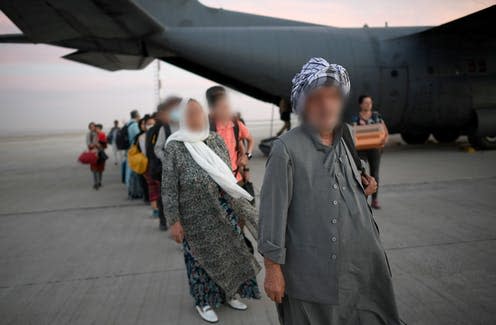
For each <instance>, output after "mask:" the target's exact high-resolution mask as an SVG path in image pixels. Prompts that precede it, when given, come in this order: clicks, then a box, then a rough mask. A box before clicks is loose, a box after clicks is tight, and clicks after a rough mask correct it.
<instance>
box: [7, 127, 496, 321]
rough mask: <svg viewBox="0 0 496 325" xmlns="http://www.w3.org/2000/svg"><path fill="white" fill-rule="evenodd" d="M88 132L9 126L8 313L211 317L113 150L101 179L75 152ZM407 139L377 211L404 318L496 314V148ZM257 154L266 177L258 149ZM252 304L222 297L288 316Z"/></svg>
mask: <svg viewBox="0 0 496 325" xmlns="http://www.w3.org/2000/svg"><path fill="white" fill-rule="evenodd" d="M83 141H84V138H83V136H82V135H81V136H75V135H67V136H61V135H58V136H53V137H51V136H44V137H24V138H0V157H1V158H0V159H1V160H0V162H1V163H0V176H1V182H0V320H1V321H0V323H1V324H51V325H52V324H167V325H169V324H170V325H175V324H178V325H179V324H181V325H183V324H204V323H203V322H202V321H201V320H200V319H199V317H198V316H197V314H196V312H195V311H194V309H193V306H192V299H191V298H190V296H189V292H188V286H187V282H186V273H185V270H184V262H183V257H182V253H181V251H180V248H179V247H178V245H176V244H175V243H173V242H172V240H170V239H169V237H168V233H163V232H160V231H159V230H158V227H157V220H155V219H151V218H150V211H149V209H148V208H147V207H146V206H145V205H144V204H143V203H142V202H137V201H128V200H127V199H126V190H125V188H124V186H123V185H122V184H121V183H120V182H119V170H118V168H117V167H115V166H114V165H113V164H112V163H111V162H110V163H108V164H107V171H106V173H105V174H104V187H103V188H102V189H101V190H100V191H94V190H93V189H92V188H91V182H92V178H91V175H90V172H89V168H88V167H87V166H82V165H79V164H78V163H77V162H76V158H77V156H78V154H79V153H80V152H81V151H82V149H83V145H82V143H83ZM397 142H398V140H397V138H395V139H393V144H392V145H391V146H389V147H388V148H387V149H386V151H385V153H384V156H383V165H382V175H383V177H382V179H383V186H382V187H381V192H380V198H381V203H382V205H383V209H382V210H380V211H378V212H377V213H376V220H377V223H378V224H379V227H380V229H381V235H382V240H383V242H384V246H385V247H386V249H387V251H388V255H389V259H390V263H391V266H392V272H393V279H394V284H395V290H396V295H397V301H398V305H399V309H400V313H401V317H402V319H403V320H404V321H405V322H406V323H407V324H409V325H412V324H425V325H436V324H449V325H455V324H460V325H461V324H488V325H489V324H496V314H495V313H496V312H495V311H496V258H495V256H496V168H495V166H496V151H492V152H476V153H467V152H464V151H462V150H460V149H459V145H445V146H441V145H437V144H433V143H430V144H427V145H422V146H405V145H399V144H396V143H397ZM252 165H253V166H252V170H253V178H254V182H255V186H256V187H257V190H258V189H259V186H260V183H261V179H262V177H263V169H264V159H263V158H262V157H261V155H260V154H259V153H258V155H257V157H256V158H255V159H254V160H253V164H252ZM258 259H261V258H260V256H258ZM261 279H262V274H260V276H259V280H260V286H261V287H262V286H263V285H262V282H261ZM248 304H249V310H248V311H247V312H237V311H233V310H231V309H228V308H226V307H223V308H221V309H220V310H219V311H218V315H219V318H220V324H230V325H231V324H233V325H237V324H244V325H248V324H262V325H263V324H277V317H276V314H275V309H274V306H273V305H272V304H271V303H270V302H269V301H268V299H267V298H265V297H264V299H262V300H261V301H248Z"/></svg>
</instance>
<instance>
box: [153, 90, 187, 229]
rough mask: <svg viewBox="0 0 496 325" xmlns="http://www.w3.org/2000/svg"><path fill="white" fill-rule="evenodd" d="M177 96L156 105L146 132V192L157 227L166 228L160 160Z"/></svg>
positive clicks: (178, 100)
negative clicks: (152, 118)
mask: <svg viewBox="0 0 496 325" xmlns="http://www.w3.org/2000/svg"><path fill="white" fill-rule="evenodd" d="M180 102H181V99H180V98H179V97H175V96H173V97H169V98H167V99H166V100H165V101H164V102H162V103H160V104H159V105H158V106H157V112H156V115H155V120H156V122H155V125H154V126H153V127H152V128H151V129H149V130H148V131H147V133H146V156H147V158H148V171H147V172H146V179H147V182H148V192H149V193H150V200H151V203H152V208H153V215H154V216H156V217H158V219H159V229H160V230H162V231H165V230H167V220H166V219H165V215H164V208H163V203H162V195H161V194H160V189H161V187H162V186H161V182H162V160H161V159H163V157H164V156H163V153H164V150H165V142H166V140H167V138H168V137H169V135H170V134H171V130H170V126H169V123H170V111H171V109H172V108H174V107H175V106H177V105H179V103H180Z"/></svg>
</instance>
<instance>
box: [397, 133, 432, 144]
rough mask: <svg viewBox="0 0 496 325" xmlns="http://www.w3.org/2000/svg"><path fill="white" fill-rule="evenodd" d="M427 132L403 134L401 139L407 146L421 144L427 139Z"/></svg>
mask: <svg viewBox="0 0 496 325" xmlns="http://www.w3.org/2000/svg"><path fill="white" fill-rule="evenodd" d="M429 135H430V134H429V133H428V132H416V133H414V132H403V133H401V138H402V139H403V141H405V142H406V143H408V144H423V143H425V142H426V141H427V139H429Z"/></svg>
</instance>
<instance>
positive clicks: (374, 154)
mask: <svg viewBox="0 0 496 325" xmlns="http://www.w3.org/2000/svg"><path fill="white" fill-rule="evenodd" d="M358 105H360V111H359V113H358V115H357V116H355V117H354V118H353V121H352V123H353V124H356V125H369V124H382V125H383V126H384V130H385V131H386V138H385V139H384V143H383V144H385V143H386V142H387V140H388V130H387V127H386V123H384V120H383V119H382V117H381V114H380V113H379V112H378V111H374V110H373V100H372V97H370V96H369V95H361V96H360V97H358ZM358 155H359V156H360V158H361V159H363V160H365V161H367V162H368V164H369V169H370V175H371V176H372V177H374V178H375V180H376V181H377V184H378V185H379V183H380V182H379V169H380V167H381V155H382V149H380V148H376V149H367V150H359V151H358ZM378 193H379V191H377V192H375V193H374V194H372V204H371V206H372V208H374V209H380V208H381V205H380V204H379V200H378V198H377V196H378Z"/></svg>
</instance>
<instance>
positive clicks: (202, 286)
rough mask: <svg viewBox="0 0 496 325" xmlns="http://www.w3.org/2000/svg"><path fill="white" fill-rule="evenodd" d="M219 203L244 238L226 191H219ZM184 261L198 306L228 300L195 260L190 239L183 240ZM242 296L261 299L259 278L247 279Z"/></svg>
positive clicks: (192, 293)
mask: <svg viewBox="0 0 496 325" xmlns="http://www.w3.org/2000/svg"><path fill="white" fill-rule="evenodd" d="M219 192H220V193H219V194H220V195H219V204H220V205H221V207H222V208H223V209H224V210H225V211H226V218H227V219H228V220H229V223H230V224H231V227H232V230H233V232H234V233H235V234H236V235H237V236H238V237H239V238H240V240H244V237H243V234H242V230H241V228H240V227H239V219H238V217H237V216H236V214H235V213H234V211H233V209H231V208H230V207H229V203H228V201H227V200H226V199H225V198H224V193H223V192H222V191H219ZM183 250H184V262H185V263H186V272H187V274H188V282H189V288H190V294H191V296H193V299H194V300H195V305H196V306H200V307H203V306H206V305H209V306H211V307H219V306H220V305H222V304H223V303H225V302H226V298H227V297H226V294H225V292H224V290H222V288H221V287H219V286H218V285H217V284H216V283H215V281H213V280H212V279H211V278H210V276H209V275H208V273H207V271H205V270H204V269H203V268H202V267H201V265H200V264H199V263H198V261H196V260H195V257H194V256H193V253H192V252H191V247H190V246H189V244H188V241H187V240H186V239H184V241H183ZM237 293H238V294H239V296H240V297H241V298H251V299H260V297H261V295H260V290H259V288H258V284H257V280H256V279H255V278H253V279H249V280H247V281H245V282H244V283H243V284H241V286H240V287H239V289H238V292H237Z"/></svg>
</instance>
